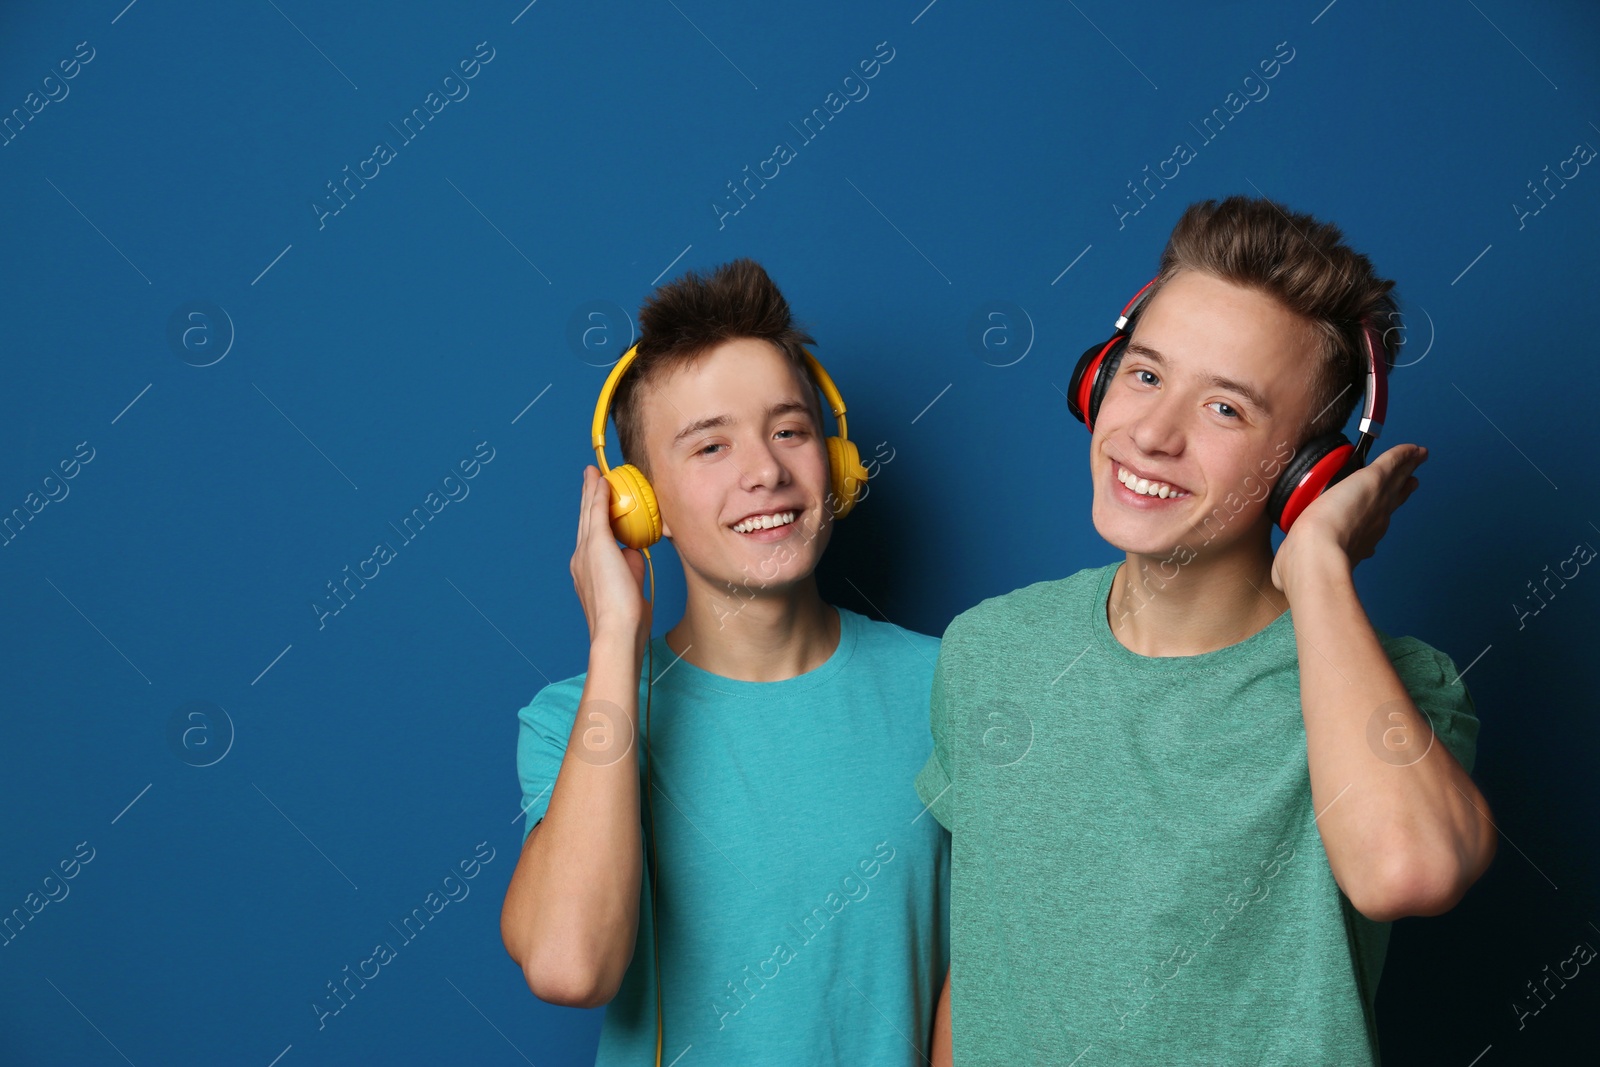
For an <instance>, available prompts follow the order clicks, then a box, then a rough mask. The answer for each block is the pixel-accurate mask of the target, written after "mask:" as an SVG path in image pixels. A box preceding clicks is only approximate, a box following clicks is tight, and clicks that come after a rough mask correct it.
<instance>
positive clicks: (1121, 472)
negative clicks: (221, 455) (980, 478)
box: [916, 197, 1496, 1065]
mask: <svg viewBox="0 0 1600 1067" xmlns="http://www.w3.org/2000/svg"><path fill="white" fill-rule="evenodd" d="M1392 286H1393V283H1392V282H1390V281H1386V280H1384V279H1381V278H1378V277H1377V276H1376V275H1375V274H1374V272H1373V270H1372V265H1371V263H1370V262H1369V261H1368V259H1367V257H1365V256H1363V255H1360V254H1358V253H1356V252H1354V251H1352V250H1351V249H1350V248H1348V247H1347V246H1346V245H1345V244H1344V243H1343V242H1342V235H1341V234H1340V231H1339V230H1338V229H1337V228H1336V227H1334V226H1332V225H1328V224H1324V223H1320V222H1318V221H1317V220H1316V219H1314V218H1312V217H1310V216H1308V215H1303V214H1291V213H1289V212H1287V211H1286V210H1285V209H1283V208H1282V207H1281V206H1279V205H1277V204H1275V203H1273V202H1271V201H1268V200H1265V199H1259V200H1252V199H1247V198H1244V197H1231V198H1229V199H1227V200H1224V201H1222V202H1221V203H1218V202H1217V201H1214V200H1213V201H1206V202H1204V203H1198V204H1194V205H1191V206H1190V207H1189V208H1188V210H1187V211H1186V212H1185V213H1184V215H1183V217H1182V218H1181V219H1180V220H1179V222H1178V223H1177V226H1176V227H1175V228H1174V230H1173V233H1172V236H1171V238H1170V240H1169V242H1168V244H1167V247H1166V250H1165V251H1164V253H1163V255H1162V260H1161V268H1160V273H1159V274H1158V276H1157V277H1156V279H1155V280H1154V281H1153V282H1151V283H1150V284H1149V285H1147V286H1146V287H1145V289H1143V290H1141V291H1140V293H1139V294H1138V295H1137V296H1136V297H1135V298H1134V300H1133V301H1130V303H1129V306H1128V307H1127V308H1126V309H1124V315H1123V317H1122V318H1121V319H1119V320H1118V322H1117V333H1116V335H1115V336H1113V337H1112V338H1111V340H1109V341H1107V342H1104V343H1102V344H1098V345H1095V346H1094V347H1092V348H1091V349H1090V350H1089V351H1088V352H1086V353H1085V354H1084V356H1083V359H1082V360H1081V361H1080V363H1079V365H1078V368H1077V371H1076V373H1075V374H1074V375H1073V380H1072V386H1071V389H1070V391H1069V397H1068V404H1069V408H1070V410H1071V412H1072V414H1073V415H1075V416H1076V417H1078V418H1079V419H1080V420H1082V421H1083V422H1084V423H1085V424H1086V425H1087V426H1088V427H1089V429H1090V430H1091V437H1090V444H1089V469H1090V473H1091V475H1092V480H1093V486H1094V503H1093V519H1094V524H1095V529H1096V530H1097V531H1098V532H1099V533H1100V535H1101V536H1102V537H1104V538H1105V539H1106V540H1107V541H1108V542H1110V543H1111V544H1112V545H1113V546H1115V547H1116V548H1117V549H1119V550H1120V551H1121V552H1122V553H1123V558H1122V559H1120V560H1118V561H1116V562H1113V563H1110V564H1107V565H1105V566H1102V567H1091V568H1088V569H1085V570H1082V571H1079V572H1078V573H1077V574H1074V575H1072V576H1071V577H1068V578H1064V579H1060V580H1056V581H1046V582H1040V583H1037V584H1035V585H1030V586H1028V587H1026V588H1023V589H1019V590H1016V591H1014V592H1012V593H1009V594H1006V595H1005V596H1000V597H995V598H993V599H990V600H986V601H984V602H983V603H981V604H979V605H978V606H976V607H974V608H972V609H971V610H969V611H967V612H965V613H963V614H962V615H960V616H958V617H957V618H956V619H955V620H954V621H953V622H952V623H951V624H950V626H949V628H948V629H947V630H946V632H945V635H944V638H943V641H942V644H941V649H940V655H939V661H938V664H937V667H936V669H935V673H934V683H933V697H932V704H931V709H932V710H931V719H930V723H931V728H932V733H933V738H934V754H933V756H932V757H930V758H929V760H928V762H927V764H926V765H925V766H924V768H923V769H922V771H921V773H920V774H918V776H917V778H916V787H917V790H918V793H919V794H920V795H921V796H922V798H923V800H924V801H925V802H926V803H927V804H928V805H929V810H930V811H931V812H932V813H933V815H934V816H935V817H936V818H937V819H938V820H939V821H940V822H941V823H942V824H943V825H945V826H946V827H948V828H949V829H950V831H951V833H952V835H953V844H952V865H951V871H952V878H953V882H952V889H951V916H950V921H951V972H950V975H949V977H948V978H947V981H946V986H945V993H944V996H943V997H942V998H941V1003H940V1019H939V1025H938V1028H937V1033H936V1041H935V1056H934V1062H935V1063H939V1062H946V1063H948V1062H950V1059H949V1057H950V1055H951V1053H952V1051H953V1052H954V1056H955V1062H958V1063H961V1064H1006V1065H1013V1064H1023V1063H1051V1064H1069V1063H1076V1062H1078V1060H1079V1059H1080V1058H1083V1057H1089V1058H1088V1059H1085V1060H1084V1062H1085V1063H1089V1062H1092V1063H1095V1064H1140V1065H1143V1064H1150V1063H1172V1064H1185V1063H1196V1064H1198V1063H1205V1064H1215V1063H1230V1064H1245V1063H1249V1064H1265V1063H1272V1064H1291V1063H1292V1064H1339V1065H1351V1064H1375V1063H1376V1062H1377V1061H1378V1050H1377V1038H1376V1028H1375V1024H1374V1020H1373V997H1374V993H1375V990H1376V986H1377V981H1378V976H1379V972H1380V969H1381V967H1382V964H1383V956H1384V950H1385V947H1386V945H1387V938H1388V933H1389V923H1390V922H1391V921H1392V920H1394V919H1397V918H1400V917H1402V916H1407V915H1437V914H1439V913H1441V912H1444V911H1447V910H1449V909H1450V908H1451V907H1453V906H1454V905H1455V903H1456V902H1457V901H1458V900H1459V899H1460V898H1461V896H1462V894H1463V893H1465V892H1466V890H1467V888H1468V887H1469V886H1470V885H1471V884H1472V883H1473V882H1474V881H1475V880H1476V879H1477V878H1478V877H1479V876H1480V875H1481V874H1482V873H1483V871H1484V869H1485V867H1486V866H1487V865H1488V863H1489V862H1490V860H1491V858H1492V857H1493V855H1494V851H1495V838H1496V830H1495V828H1494V825H1493V823H1492V822H1491V821H1490V817H1489V814H1488V806H1487V804H1486V803H1485V802H1484V799H1483V797H1482V796H1481V794H1480V793H1479V792H1478V790H1477V788H1476V787H1475V786H1474V785H1473V783H1472V779H1471V778H1470V777H1469V772H1470V770H1471V767H1472V764H1473V758H1474V753H1475V742H1476V736H1477V727H1478V721H1477V718H1476V715H1475V711H1474V708H1473V704H1472V700H1471V697H1470V696H1469V695H1468V693H1467V689H1466V686H1465V685H1464V684H1463V683H1462V681H1461V679H1460V677H1459V675H1458V673H1457V671H1456V669H1455V665H1454V663H1453V662H1452V661H1451V659H1450V657H1448V656H1446V655H1444V654H1443V653H1441V652H1439V651H1437V650H1436V649H1434V648H1432V647H1430V646H1428V645H1426V644H1424V643H1423V642H1421V641H1419V640H1417V639H1415V638H1411V637H1402V638H1393V637H1390V636H1388V635H1386V634H1384V633H1382V632H1381V631H1379V630H1377V629H1375V628H1374V627H1373V626H1372V624H1371V622H1370V621H1369V620H1368V618H1367V617H1366V614H1365V612H1364V611H1363V610H1362V607H1361V604H1360V601H1359V600H1358V599H1357V596H1356V592H1355V586H1354V583H1353V581H1352V575H1351V571H1352V569H1353V568H1354V567H1355V565H1356V564H1357V563H1359V562H1360V561H1361V560H1362V559H1365V558H1367V557H1369V556H1371V555H1372V554H1373V552H1374V550H1375V548H1376V546H1377V543H1378V541H1379V539H1380V538H1382V536H1383V534H1384V532H1385V531H1386V530H1387V528H1388V524H1389V520H1390V516H1391V515H1392V514H1393V512H1394V511H1395V509H1396V508H1398V507H1399V506H1400V505H1401V504H1402V503H1403V502H1404V501H1405V500H1406V499H1407V498H1408V497H1409V496H1410V494H1411V493H1412V492H1413V491H1414V490H1415V489H1416V487H1417V484H1418V482H1417V479H1416V478H1415V477H1414V476H1413V472H1414V471H1415V470H1416V468H1417V466H1418V465H1419V464H1420V463H1421V462H1422V461H1423V460H1424V459H1425V458H1426V450H1424V449H1422V448H1420V447H1418V446H1415V445H1397V446H1395V447H1394V448H1391V449H1389V450H1388V451H1386V452H1383V453H1382V454H1380V455H1379V456H1377V458H1376V459H1375V460H1373V462H1372V463H1371V465H1370V466H1367V465H1364V464H1365V459H1366V454H1367V450H1368V448H1369V447H1370V444H1371V442H1372V439H1373V438H1375V437H1376V436H1377V435H1378V433H1379V432H1380V431H1381V429H1382V422H1383V418H1384V409H1385V406H1386V397H1387V393H1386V384H1385V383H1386V379H1385V375H1386V373H1387V371H1388V369H1389V367H1390V366H1392V364H1393V358H1394V353H1393V351H1392V350H1391V349H1390V347H1389V345H1388V341H1389V337H1388V335H1387V334H1385V333H1383V332H1381V331H1380V330H1379V329H1377V328H1376V325H1375V324H1377V323H1379V322H1383V321H1389V320H1390V319H1391V318H1392V315H1393V312H1394V309H1395V304H1394V300H1393V298H1392V296H1390V294H1389V290H1390V289H1391V288H1392ZM1130 320H1131V321H1130ZM1395 347H1398V341H1396V345H1395ZM1363 386H1364V393H1365V404H1364V406H1363V410H1362V418H1361V423H1360V434H1361V436H1360V439H1359V443H1358V444H1356V445H1352V444H1351V443H1350V442H1349V441H1348V440H1347V439H1345V438H1344V436H1343V435H1342V434H1340V433H1339V432H1338V431H1339V429H1340V428H1341V427H1342V426H1343V425H1344V423H1345V421H1346V420H1347V419H1348V417H1349V415H1350V413H1351V411H1352V409H1353V407H1354V405H1355V404H1356V401H1357V400H1358V398H1360V397H1361V395H1362V392H1363ZM1274 524H1276V525H1278V526H1279V527H1280V528H1282V529H1283V530H1284V531H1285V532H1286V536H1285V539H1284V541H1283V543H1282V544H1281V545H1280V546H1279V548H1278V550H1277V552H1276V554H1274V552H1273V549H1272V545H1271V537H1270V532H1271V528H1272V526H1273V525H1274ZM952 1039H953V1040H952ZM1091 1050H1092V1052H1091Z"/></svg>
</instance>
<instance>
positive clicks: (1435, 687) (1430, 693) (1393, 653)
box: [1377, 630, 1478, 773]
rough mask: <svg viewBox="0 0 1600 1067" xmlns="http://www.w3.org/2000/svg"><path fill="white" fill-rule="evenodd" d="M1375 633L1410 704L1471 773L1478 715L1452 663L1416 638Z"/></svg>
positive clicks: (1441, 653)
mask: <svg viewBox="0 0 1600 1067" xmlns="http://www.w3.org/2000/svg"><path fill="white" fill-rule="evenodd" d="M1377 633H1378V640H1379V643H1380V644H1381V645H1382V646H1383V650H1384V653H1385V654H1386V655H1387V656H1388V657H1389V662H1390V663H1391V664H1392V665H1393V666H1394V671H1395V674H1397V675H1399V677H1400V682H1401V684H1403V685H1404V686H1405V687H1406V693H1407V694H1408V695H1409V696H1410V697H1411V701H1412V703H1414V704H1416V706H1417V708H1418V709H1419V710H1421V711H1422V713H1423V714H1424V715H1426V716H1427V717H1428V722H1429V724H1430V725H1431V726H1432V727H1433V731H1434V733H1435V734H1437V735H1438V737H1439V739H1440V740H1441V741H1443V742H1444V744H1445V747H1447V748H1448V749H1449V750H1450V752H1451V754H1452V755H1454V756H1455V757H1456V759H1457V761H1458V762H1460V764H1461V765H1462V767H1464V768H1465V769H1466V770H1467V771H1468V772H1469V773H1470V772H1471V771H1472V766H1473V763H1474V760H1475V756H1476V751H1477V738H1478V714H1477V708H1476V706H1475V705H1474V704H1473V700H1472V693H1471V692H1470V691H1469V690H1468V689H1467V684H1466V682H1465V681H1464V680H1463V679H1462V677H1461V672H1460V671H1459V670H1458V669H1457V668H1456V663H1455V660H1453V659H1451V658H1450V656H1448V655H1446V654H1445V653H1444V652H1442V651H1440V650H1439V649H1437V648H1434V647H1433V646H1432V645H1430V644H1428V643H1427V642H1426V641H1422V640H1420V639H1418V638H1416V637H1390V636H1389V635H1388V634H1386V633H1384V632H1383V631H1382V630H1378V631H1377Z"/></svg>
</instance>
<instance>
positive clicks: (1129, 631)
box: [1106, 538, 1289, 656]
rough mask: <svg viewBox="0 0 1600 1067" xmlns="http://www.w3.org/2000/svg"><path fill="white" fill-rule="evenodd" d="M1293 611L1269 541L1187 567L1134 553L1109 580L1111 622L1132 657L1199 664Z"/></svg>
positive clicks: (1241, 544)
mask: <svg viewBox="0 0 1600 1067" xmlns="http://www.w3.org/2000/svg"><path fill="white" fill-rule="evenodd" d="M1178 558H1179V559H1181V558H1182V557H1178ZM1174 572H1176V573H1174ZM1288 607H1289V600H1288V598H1287V597H1285V596H1284V595H1283V593H1282V592H1280V591H1279V590H1278V588H1277V587H1276V586H1274V585H1273V584H1272V544H1271V541H1270V539H1262V540H1259V541H1258V540H1255V539H1253V538H1241V539H1240V541H1238V542H1235V543H1234V544H1233V545H1230V546H1227V547H1226V548H1225V549H1224V550H1223V551H1221V552H1219V553H1216V554H1212V555H1206V556H1199V557H1196V558H1194V559H1192V560H1190V561H1189V562H1188V563H1187V564H1183V565H1179V564H1178V561H1177V559H1174V558H1173V556H1172V555H1170V554H1169V555H1166V556H1156V555H1143V554H1141V553H1138V552H1129V553H1128V554H1127V560H1126V561H1125V562H1124V563H1123V564H1122V566H1120V567H1118V568H1117V573H1116V576H1115V577H1114V578H1113V579H1112V582H1111V595H1110V597H1109V598H1108V600H1107V604H1106V618H1107V620H1108V622H1109V623H1110V624H1111V632H1112V633H1113V634H1115V635H1116V638H1117V640H1118V641H1120V642H1121V643H1122V645H1123V646H1124V647H1125V648H1127V649H1128V650H1129V651H1131V652H1136V653H1138V654H1139V655H1141V656H1198V655H1201V654H1203V653H1206V652H1215V651H1216V650H1217V649H1220V648H1226V647H1228V646H1229V645H1233V644H1237V643H1238V642H1240V641H1243V640H1244V639H1245V638H1247V637H1249V636H1250V635H1251V634H1254V633H1256V632H1257V631H1258V630H1261V629H1262V628H1263V627H1265V626H1267V625H1268V624H1270V623H1271V622H1272V621H1273V620H1274V619H1276V618H1277V617H1278V616H1279V615H1281V614H1283V612H1284V611H1286V610H1288Z"/></svg>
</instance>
